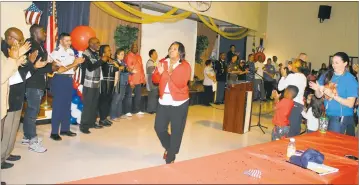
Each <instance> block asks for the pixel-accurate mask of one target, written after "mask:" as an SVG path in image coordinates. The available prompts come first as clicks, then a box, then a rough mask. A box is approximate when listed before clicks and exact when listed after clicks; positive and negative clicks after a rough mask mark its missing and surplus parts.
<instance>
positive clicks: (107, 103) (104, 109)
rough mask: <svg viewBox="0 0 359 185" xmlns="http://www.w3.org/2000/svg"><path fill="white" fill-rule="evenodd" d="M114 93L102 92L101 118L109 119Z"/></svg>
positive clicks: (100, 103)
mask: <svg viewBox="0 0 359 185" xmlns="http://www.w3.org/2000/svg"><path fill="white" fill-rule="evenodd" d="M111 101H112V94H108V93H101V94H100V101H99V113H100V120H105V119H107V116H109V114H110V109H111Z"/></svg>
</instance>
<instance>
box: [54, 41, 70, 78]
mask: <svg viewBox="0 0 359 185" xmlns="http://www.w3.org/2000/svg"><path fill="white" fill-rule="evenodd" d="M51 58H52V59H54V60H58V61H59V62H60V63H61V64H60V65H61V66H64V67H66V66H67V65H70V64H72V63H73V62H74V60H75V53H74V50H72V49H71V48H68V49H66V50H65V48H64V47H62V46H61V45H59V47H57V48H56V49H55V50H54V51H53V52H52V53H51ZM61 74H68V75H73V74H75V71H74V70H73V69H70V70H68V71H66V72H63V73H61Z"/></svg>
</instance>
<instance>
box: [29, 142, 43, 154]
mask: <svg viewBox="0 0 359 185" xmlns="http://www.w3.org/2000/svg"><path fill="white" fill-rule="evenodd" d="M29 150H30V151H33V152H37V153H44V152H46V151H47V149H46V148H44V147H43V146H42V144H41V142H39V141H34V142H32V141H31V143H30V145H29Z"/></svg>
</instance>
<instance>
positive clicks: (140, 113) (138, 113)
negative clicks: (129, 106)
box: [137, 111, 145, 115]
mask: <svg viewBox="0 0 359 185" xmlns="http://www.w3.org/2000/svg"><path fill="white" fill-rule="evenodd" d="M144 114H145V113H143V112H141V111H140V112H137V115H144Z"/></svg>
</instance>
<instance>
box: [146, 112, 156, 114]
mask: <svg viewBox="0 0 359 185" xmlns="http://www.w3.org/2000/svg"><path fill="white" fill-rule="evenodd" d="M154 113H156V112H148V114H154Z"/></svg>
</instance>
